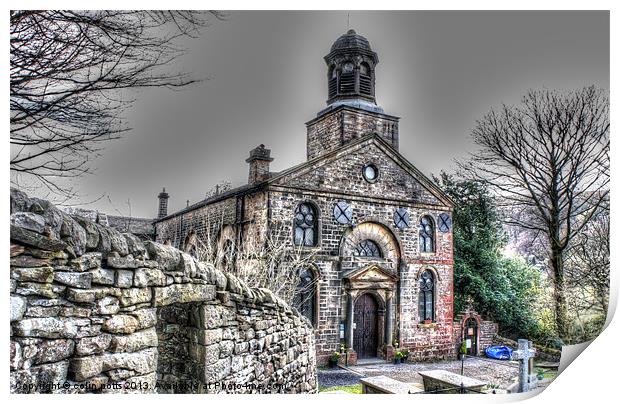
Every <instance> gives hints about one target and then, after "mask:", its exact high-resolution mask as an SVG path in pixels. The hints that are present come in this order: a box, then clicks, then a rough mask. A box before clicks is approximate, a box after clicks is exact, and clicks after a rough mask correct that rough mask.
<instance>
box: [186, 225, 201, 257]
mask: <svg viewBox="0 0 620 404" xmlns="http://www.w3.org/2000/svg"><path fill="white" fill-rule="evenodd" d="M197 243H198V236H196V233H195V232H193V231H192V232H190V233H189V234H188V235H187V237H185V243H183V250H184V251H185V252H186V253H188V254H189V255H191V256H192V257H194V258H198V247H197Z"/></svg>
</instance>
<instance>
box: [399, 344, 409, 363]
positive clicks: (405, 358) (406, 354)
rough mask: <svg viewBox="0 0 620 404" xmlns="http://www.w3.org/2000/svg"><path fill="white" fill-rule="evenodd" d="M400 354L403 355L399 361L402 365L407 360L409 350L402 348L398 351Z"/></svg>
mask: <svg viewBox="0 0 620 404" xmlns="http://www.w3.org/2000/svg"><path fill="white" fill-rule="evenodd" d="M400 353H401V354H403V357H402V358H401V361H402V362H403V363H405V362H407V358H408V357H409V350H408V349H406V348H404V349H402V350H401V351H400Z"/></svg>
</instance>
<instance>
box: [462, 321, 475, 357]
mask: <svg viewBox="0 0 620 404" xmlns="http://www.w3.org/2000/svg"><path fill="white" fill-rule="evenodd" d="M463 334H464V335H463V339H464V340H465V341H467V340H470V343H469V347H468V348H467V354H468V355H472V356H477V355H478V321H476V319H475V318H473V317H469V318H468V319H467V320H466V321H465V327H464V328H463Z"/></svg>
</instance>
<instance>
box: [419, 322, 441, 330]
mask: <svg viewBox="0 0 620 404" xmlns="http://www.w3.org/2000/svg"><path fill="white" fill-rule="evenodd" d="M435 327H437V323H436V322H433V323H430V324H424V323H418V328H422V329H427V328H435Z"/></svg>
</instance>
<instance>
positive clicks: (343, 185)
mask: <svg viewBox="0 0 620 404" xmlns="http://www.w3.org/2000/svg"><path fill="white" fill-rule="evenodd" d="M365 168H367V170H366V171H365ZM416 171H417V170H415V169H413V168H412V166H411V165H410V163H408V162H407V161H406V160H405V159H404V158H403V157H402V156H400V155H399V154H398V153H397V152H396V151H394V150H393V149H391V148H390V147H389V146H387V145H385V144H384V143H383V142H382V141H381V140H379V139H378V138H377V137H376V136H373V135H371V136H367V137H365V138H364V139H362V140H360V141H358V142H355V143H351V144H349V145H347V146H345V147H343V148H341V149H340V150H338V151H335V152H332V153H330V154H328V155H326V156H324V157H322V158H319V159H315V160H311V161H309V162H308V163H306V164H303V165H301V166H299V167H296V168H294V169H291V170H290V171H289V172H284V173H282V175H280V176H277V177H276V178H274V181H273V184H274V185H283V186H288V187H296V188H311V189H313V190H317V191H328V192H329V191H333V192H339V193H342V192H345V193H347V194H351V195H358V196H365V197H373V196H374V197H380V198H390V199H395V200H407V201H412V202H415V203H424V204H430V205H450V202H449V201H448V200H447V199H446V198H444V197H443V195H442V194H441V192H440V191H439V190H437V189H433V186H432V185H430V184H428V182H429V180H428V179H426V178H425V177H424V176H423V175H422V174H421V173H419V172H416ZM373 174H374V175H375V176H376V178H373Z"/></svg>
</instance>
